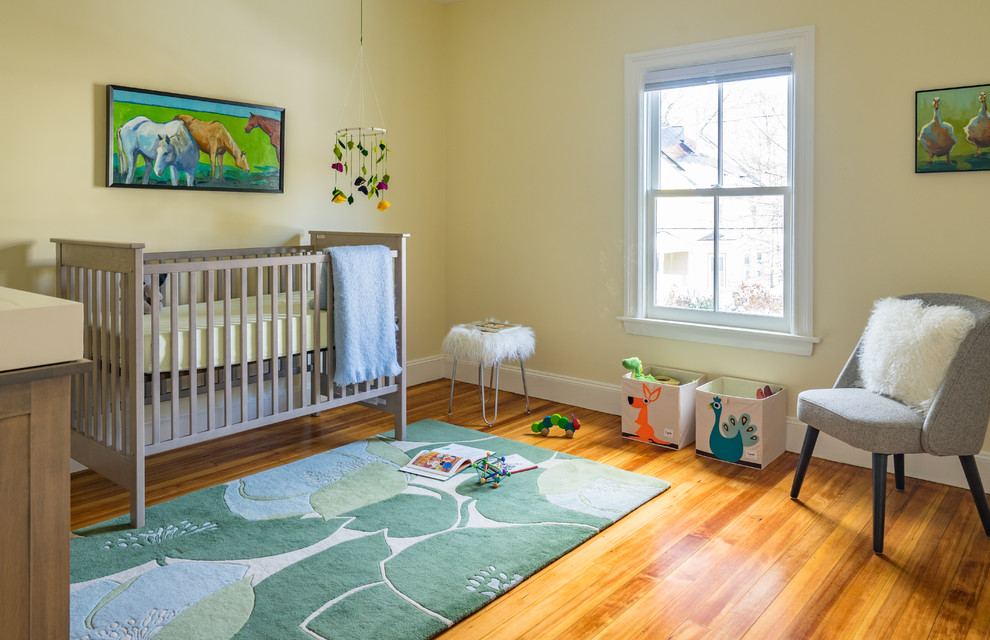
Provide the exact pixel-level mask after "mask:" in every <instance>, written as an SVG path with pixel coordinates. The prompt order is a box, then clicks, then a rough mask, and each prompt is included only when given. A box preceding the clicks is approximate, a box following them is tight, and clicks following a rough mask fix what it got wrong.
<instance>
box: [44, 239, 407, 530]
mask: <svg viewBox="0 0 990 640" xmlns="http://www.w3.org/2000/svg"><path fill="white" fill-rule="evenodd" d="M407 237H408V235H407V234H384V233H337V232H329V231H311V232H310V238H311V244H310V245H305V246H284V247H265V248H252V249H237V250H207V251H170V252H160V253H145V252H144V247H145V245H144V244H139V243H135V244H128V243H116V242H89V241H79V240H65V239H55V238H53V239H52V242H54V243H55V245H56V270H57V285H56V286H57V290H58V295H59V296H60V297H62V298H67V299H70V300H76V301H78V302H81V303H82V304H83V308H84V311H83V314H84V331H85V333H84V339H83V342H84V357H86V358H88V359H90V360H92V362H93V364H92V367H91V370H90V372H89V373H87V374H85V375H81V376H76V377H75V379H74V381H73V384H72V433H71V438H72V458H73V459H75V460H76V461H78V462H80V463H82V464H84V465H86V466H87V467H89V468H90V469H92V470H94V471H96V472H97V473H100V474H101V475H103V476H105V477H106V478H108V479H110V480H112V481H113V482H116V483H117V484H119V485H121V486H122V487H124V488H125V489H127V490H128V491H129V492H130V498H131V525H132V526H133V527H135V528H137V527H142V526H144V505H145V491H144V470H145V464H144V460H145V456H148V455H151V454H154V453H159V452H162V451H168V450H170V449H175V448H178V447H182V446H186V445H189V444H195V443H198V442H204V441H207V440H211V439H213V438H217V437H220V436H223V435H227V434H231V433H238V432H241V431H246V430H248V429H254V428H256V427H261V426H264V425H267V424H272V423H275V422H281V421H283V420H288V419H290V418H295V417H298V416H303V415H308V414H313V413H317V412H320V411H324V410H326V409H331V408H334V407H338V406H341V405H345V404H350V403H354V402H363V403H368V405H369V406H372V407H375V408H377V409H380V410H382V411H386V412H388V413H391V414H394V416H395V433H396V437H397V438H399V439H404V438H405V426H406V375H405V368H406V253H405V252H406V238H407ZM347 245H385V246H386V247H388V248H389V249H390V250H391V253H392V257H393V261H392V262H393V266H394V291H395V324H396V353H397V360H398V363H399V366H401V367H402V370H403V371H402V373H400V374H398V375H396V376H383V377H381V378H377V379H373V380H367V381H364V382H359V383H356V384H351V385H347V386H344V387H341V386H337V385H334V383H333V376H334V368H335V362H334V360H335V358H334V345H333V336H334V326H333V325H334V321H333V300H334V296H333V278H332V277H331V276H329V273H330V268H331V265H330V256H329V255H328V254H327V253H325V252H324V251H323V250H324V249H325V248H327V247H333V246H347ZM323 269H327V272H326V273H327V276H326V277H322V278H321V271H322V270H323ZM321 283H322V284H321ZM321 307H325V309H324V308H321Z"/></svg>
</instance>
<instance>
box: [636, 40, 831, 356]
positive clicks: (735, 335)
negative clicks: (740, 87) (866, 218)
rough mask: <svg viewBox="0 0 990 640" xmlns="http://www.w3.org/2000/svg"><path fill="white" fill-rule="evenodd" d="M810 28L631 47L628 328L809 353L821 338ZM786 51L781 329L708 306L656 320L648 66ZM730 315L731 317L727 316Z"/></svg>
mask: <svg viewBox="0 0 990 640" xmlns="http://www.w3.org/2000/svg"><path fill="white" fill-rule="evenodd" d="M814 33H815V32H814V27H811V26H808V27H799V28H796V29H787V30H784V31H775V32H771V33H764V34H758V35H753V36H744V37H740V38H730V39H727V40H718V41H715V42H707V43H703V44H695V45H686V46H680V47H672V48H669V49H660V50H656V51H647V52H643V53H635V54H630V55H627V56H626V64H625V90H626V94H625V102H626V123H625V136H626V204H625V210H626V213H625V216H626V224H625V226H626V256H625V258H626V291H625V315H624V316H621V317H620V320H622V321H623V324H624V326H625V330H626V332H627V333H631V334H637V335H646V336H655V337H662V338H672V339H677V340H689V341H694V342H705V343H710V344H720V345H727V346H737V347H746V348H751V349H762V350H767V351H777V352H782V353H792V354H797V355H806V356H807V355H811V353H812V349H813V347H814V345H815V344H816V343H817V342H819V339H818V338H816V337H814V335H813V332H812V300H813V292H812V286H813V273H812V264H813V259H812V248H813V242H812V228H813V204H814V182H813V162H814V136H813V133H814V132H813V127H814V45H815V40H814ZM778 53H790V54H791V56H792V58H791V68H792V74H793V78H792V82H793V89H794V91H793V103H792V107H793V120H792V122H793V127H792V129H791V132H790V134H791V140H790V144H791V145H792V146H791V149H792V152H791V154H790V158H791V161H792V162H793V167H792V169H791V176H792V189H793V198H792V200H793V202H792V203H791V204H792V206H790V207H787V210H786V211H785V222H784V228H785V232H784V233H785V239H784V244H785V247H789V248H790V250H789V251H788V252H787V253H788V255H787V256H786V257H785V260H786V261H787V264H786V266H785V272H787V273H789V274H790V278H789V280H788V282H787V283H786V286H787V287H788V292H787V295H785V300H787V301H789V305H788V307H787V309H785V314H784V317H785V318H786V323H785V324H786V326H785V327H784V328H783V329H780V330H767V329H756V328H752V327H746V326H740V325H745V324H746V321H745V317H744V318H743V319H742V321H741V322H740V319H739V317H738V316H739V314H722V313H718V312H707V313H706V315H705V316H704V319H705V321H704V322H700V321H697V318H693V319H691V320H676V319H656V318H650V317H648V316H647V308H648V306H649V298H648V297H647V296H650V295H652V294H651V293H650V291H649V286H650V283H651V282H652V280H653V278H652V277H650V276H649V274H648V273H647V271H646V269H647V268H651V269H652V268H655V265H654V262H655V260H656V258H655V256H652V255H649V251H648V249H649V247H650V246H651V245H652V243H651V242H649V241H648V240H647V234H648V233H654V234H655V233H656V230H655V226H654V228H653V229H652V230H651V228H650V223H651V222H652V221H653V220H654V212H653V208H654V203H655V199H654V198H651V197H650V188H651V187H652V182H651V179H650V176H649V171H650V164H651V163H650V161H649V159H648V158H647V154H648V152H649V146H650V145H649V144H648V141H647V139H646V136H647V132H648V131H649V127H648V123H647V120H646V115H647V114H646V100H645V91H644V84H645V79H646V75H647V74H648V73H649V72H650V71H657V70H662V69H673V68H678V67H690V66H695V65H701V64H710V63H713V62H724V61H727V60H734V59H744V58H755V57H760V56H767V55H774V54H778ZM730 316H732V317H730Z"/></svg>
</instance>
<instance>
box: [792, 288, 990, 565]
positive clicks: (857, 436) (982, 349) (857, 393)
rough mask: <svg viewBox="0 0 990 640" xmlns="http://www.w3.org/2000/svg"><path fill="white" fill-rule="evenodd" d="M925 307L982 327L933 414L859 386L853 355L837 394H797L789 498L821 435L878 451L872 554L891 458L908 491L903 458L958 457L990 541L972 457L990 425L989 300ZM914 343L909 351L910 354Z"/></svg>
mask: <svg viewBox="0 0 990 640" xmlns="http://www.w3.org/2000/svg"><path fill="white" fill-rule="evenodd" d="M902 298H903V299H918V300H921V301H922V303H923V304H924V305H926V306H927V305H940V306H942V305H944V306H957V307H962V308H964V309H967V310H968V311H970V312H971V313H972V314H973V315H974V316H975V318H976V326H975V327H974V328H973V329H972V330H971V331H970V332H969V333H968V334H967V335H966V337H965V338H964V339H963V341H962V343H961V344H960V345H959V350H958V351H957V352H956V355H955V357H954V359H953V360H952V363H951V364H950V365H949V368H948V371H947V373H946V375H945V378H944V379H943V381H942V384H941V387H940V388H939V390H938V392H937V394H936V395H935V399H934V402H933V403H932V405H931V408H930V409H929V410H928V411H927V412H922V411H920V410H917V409H913V408H911V407H908V406H906V405H904V404H901V403H900V402H898V401H897V400H894V399H892V398H888V397H886V396H883V395H880V394H877V393H873V392H872V391H868V390H866V389H863V388H861V383H860V377H861V376H860V362H859V354H860V352H861V349H862V346H863V339H862V338H860V341H859V344H858V345H857V346H856V349H855V350H854V351H853V354H852V356H851V357H850V358H849V361H848V362H847V363H846V366H845V368H844V369H843V370H842V373H841V374H839V378H838V380H837V381H836V382H835V385H834V386H833V388H831V389H810V390H808V391H804V392H802V393H800V394H799V395H798V403H797V417H798V419H799V420H801V421H802V422H804V423H805V424H807V425H808V430H807V432H806V433H805V436H804V445H803V446H802V448H801V456H800V458H799V459H798V464H797V469H796V470H795V471H794V484H793V485H792V487H791V498H793V499H797V497H798V494H799V493H800V492H801V484H802V483H803V482H804V476H805V473H806V472H807V470H808V462H809V461H810V459H811V454H812V452H813V451H814V449H815V443H816V442H817V440H818V434H819V432H821V431H823V432H825V433H827V434H829V435H830V436H833V437H835V438H837V439H839V440H841V441H842V442H845V443H846V444H849V445H851V446H854V447H856V448H858V449H863V450H866V451H870V452H872V453H873V551H874V552H875V553H883V531H884V510H885V506H886V489H887V456H889V455H893V456H894V484H895V486H896V487H897V489H898V490H901V491H903V490H904V454H906V453H929V454H932V455H936V456H959V460H960V462H961V463H962V467H963V471H964V473H965V474H966V480H967V482H968V483H969V488H970V491H971V492H972V494H973V500H974V501H975V502H976V509H977V511H978V512H979V514H980V520H981V521H982V523H983V529H984V531H985V532H986V534H987V536H988V537H990V506H988V503H987V496H986V493H984V490H983V483H982V482H981V481H980V474H979V470H978V469H977V466H976V459H975V458H974V456H975V455H976V454H977V453H979V452H980V450H981V448H982V447H983V441H984V438H985V436H986V432H987V421H988V420H990V302H987V301H986V300H981V299H979V298H973V297H970V296H964V295H957V294H927V293H926V294H914V295H908V296H902ZM908 347H909V345H905V348H908Z"/></svg>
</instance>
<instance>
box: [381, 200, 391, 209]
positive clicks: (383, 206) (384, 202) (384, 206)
mask: <svg viewBox="0 0 990 640" xmlns="http://www.w3.org/2000/svg"><path fill="white" fill-rule="evenodd" d="M391 206H392V205H391V204H389V202H388V200H382V201H381V202H379V203H378V210H379V211H385V209H388V208H389V207H391Z"/></svg>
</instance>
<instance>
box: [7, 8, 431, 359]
mask: <svg viewBox="0 0 990 640" xmlns="http://www.w3.org/2000/svg"><path fill="white" fill-rule="evenodd" d="M153 7H154V8H153ZM359 9H360V3H359V1H358V0H311V1H306V2H300V1H297V0H289V1H285V2H275V1H273V0H210V1H209V2H201V1H198V0H172V1H170V2H168V3H156V4H152V3H144V2H124V1H119V0H99V1H98V2H73V1H70V0H38V1H34V2H16V3H8V6H6V7H5V8H4V17H3V20H0V85H2V87H3V96H4V97H3V100H0V119H2V122H3V123H4V126H3V131H4V134H3V144H2V148H3V153H2V154H0V228H2V229H3V233H2V235H0V284H2V285H3V286H9V287H12V288H19V289H26V290H31V291H37V292H40V293H52V292H53V290H54V270H53V269H52V267H51V265H52V264H53V262H54V249H53V245H52V244H51V243H50V242H49V238H51V237H53V236H56V237H59V236H60V237H70V238H89V239H100V240H116V241H128V242H144V243H146V244H147V246H148V249H149V250H166V249H185V248H201V247H216V248H221V247H231V248H232V247H249V246H261V245H269V244H273V243H298V242H300V241H301V240H302V241H304V240H305V237H300V234H305V233H306V232H307V231H308V230H310V229H330V230H367V231H388V232H408V233H411V234H412V238H411V239H410V241H409V247H410V252H409V287H408V294H409V295H408V298H409V306H410V309H409V316H410V335H409V338H410V344H411V346H410V350H409V357H410V358H419V357H423V356H426V355H433V354H435V352H436V347H435V345H436V344H439V341H440V338H442V331H443V323H444V311H443V305H444V271H443V264H444V263H443V252H444V244H443V243H444V228H443V194H444V182H443V167H444V159H443V153H442V152H443V149H442V147H441V145H440V143H439V141H440V140H441V139H442V138H441V134H442V129H443V117H442V116H443V113H442V102H441V94H442V77H443V76H442V68H443V61H442V37H441V36H442V28H443V9H444V7H443V5H440V4H438V3H436V2H433V1H432V0H368V1H367V2H365V9H364V13H365V15H364V45H365V54H366V57H367V59H368V63H369V66H370V68H371V71H372V77H373V80H374V85H375V88H376V90H377V92H378V97H379V100H380V102H381V107H382V114H383V117H384V120H385V124H386V125H387V126H388V128H389V129H390V133H389V145H390V147H391V148H392V149H393V151H394V153H393V155H392V157H391V158H390V161H389V169H390V173H391V175H392V178H393V179H392V183H391V186H392V189H391V190H390V191H389V198H388V199H389V200H390V201H391V203H392V207H391V208H390V209H389V210H388V212H386V213H380V212H378V211H376V210H375V208H374V205H375V204H376V203H375V202H371V203H369V202H367V201H364V202H362V203H360V204H355V205H353V206H351V207H347V206H346V205H334V204H331V203H330V198H329V194H330V190H331V187H332V184H333V177H332V175H331V170H330V168H329V165H330V163H331V159H330V158H331V157H332V156H331V154H330V147H331V144H332V141H333V132H334V131H335V130H336V129H337V128H339V127H342V126H355V125H358V124H362V123H359V122H356V120H357V116H358V113H357V104H358V101H357V99H356V98H357V95H358V94H357V90H356V89H354V90H353V91H352V95H351V101H350V104H351V105H353V107H354V108H353V109H351V110H350V111H351V113H350V119H349V120H348V121H346V122H342V121H341V117H342V115H343V116H344V117H347V115H348V114H345V113H344V112H345V110H346V109H345V95H346V93H347V89H348V85H349V83H350V81H351V77H352V72H353V70H354V66H355V62H356V60H357V55H358V47H359V42H360V26H359V25H360V18H359V15H360V11H359ZM107 84H116V85H124V86H131V87H139V88H143V89H153V90H161V91H171V92H176V93H183V94H190V95H196V96H207V97H212V98H223V99H228V100H236V101H241V102H251V103H260V104H268V105H275V106H279V107H284V108H285V125H286V126H285V132H284V136H283V144H284V149H283V153H284V166H285V192H284V193H283V194H257V193H216V192H186V191H165V190H144V189H108V188H107V187H105V186H104V185H105V184H106V173H105V167H106V146H107V143H106V140H107V130H106V129H107V128H106V85H107ZM373 100H374V99H373V98H371V97H366V99H365V114H366V115H367V118H368V119H369V120H371V119H372V118H373V119H374V121H375V122H374V124H379V123H380V120H379V118H378V110H377V108H376V107H375V105H374V101H373ZM364 124H366V123H364Z"/></svg>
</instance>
